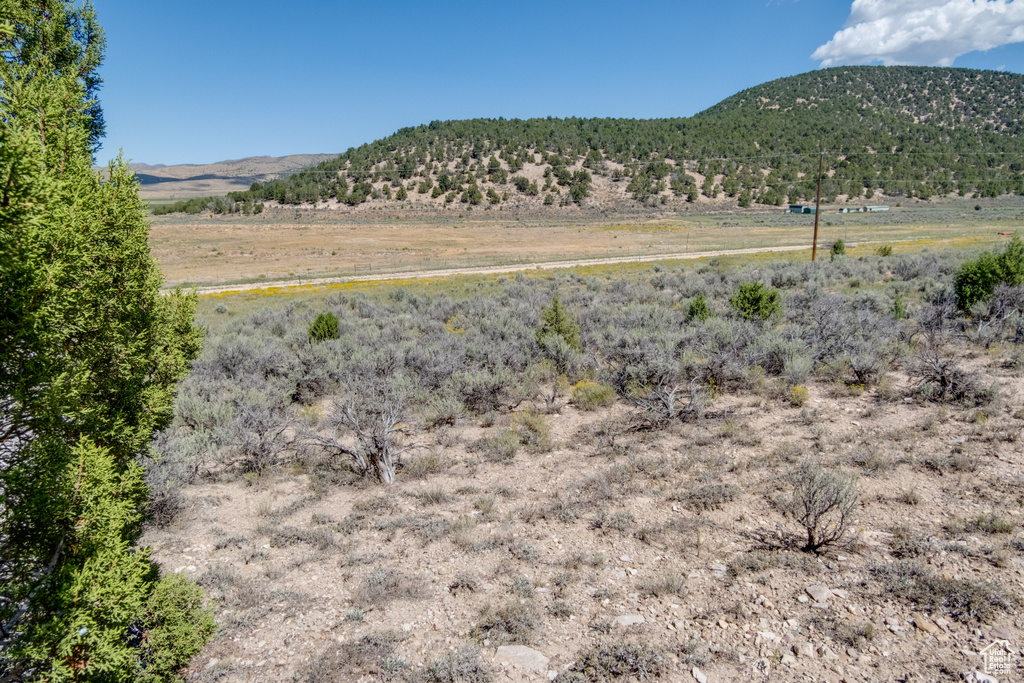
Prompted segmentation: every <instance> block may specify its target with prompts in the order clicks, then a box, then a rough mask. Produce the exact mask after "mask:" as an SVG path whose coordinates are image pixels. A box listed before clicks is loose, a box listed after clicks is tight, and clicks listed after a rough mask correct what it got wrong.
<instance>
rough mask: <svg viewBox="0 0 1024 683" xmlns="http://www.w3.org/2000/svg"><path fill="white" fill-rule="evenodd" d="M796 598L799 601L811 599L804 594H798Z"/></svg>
mask: <svg viewBox="0 0 1024 683" xmlns="http://www.w3.org/2000/svg"><path fill="white" fill-rule="evenodd" d="M796 599H797V600H799V601H800V602H810V601H811V599H810V598H809V597H807V596H806V595H798V596H796Z"/></svg>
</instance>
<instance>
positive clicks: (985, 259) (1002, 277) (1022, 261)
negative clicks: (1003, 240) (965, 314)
mask: <svg viewBox="0 0 1024 683" xmlns="http://www.w3.org/2000/svg"><path fill="white" fill-rule="evenodd" d="M1000 283H1002V284H1005V285H1008V286H1010V287H1015V286H1017V285H1020V284H1024V242H1022V241H1021V239H1020V236H1019V235H1017V234H1014V236H1013V238H1012V239H1011V240H1010V243H1009V244H1007V245H1006V249H1004V250H1003V253H1001V254H995V253H993V252H991V251H986V252H984V253H982V254H981V256H979V257H978V258H977V259H975V260H973V261H964V263H963V264H962V265H961V266H960V269H959V270H957V273H956V279H955V280H954V283H953V287H954V290H955V291H956V302H957V305H958V306H959V307H960V308H961V309H962V310H965V311H967V310H970V308H971V306H973V305H974V304H975V303H977V302H979V301H981V300H983V299H986V298H988V297H989V296H991V295H992V292H993V291H995V288H996V285H998V284H1000Z"/></svg>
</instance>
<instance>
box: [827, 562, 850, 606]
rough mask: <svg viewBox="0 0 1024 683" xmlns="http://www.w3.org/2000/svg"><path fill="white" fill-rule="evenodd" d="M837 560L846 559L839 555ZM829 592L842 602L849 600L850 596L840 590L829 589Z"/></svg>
mask: <svg viewBox="0 0 1024 683" xmlns="http://www.w3.org/2000/svg"><path fill="white" fill-rule="evenodd" d="M839 559H840V560H845V559H846V558H845V557H843V556H842V555H840V556H839ZM829 590H830V591H832V594H833V595H838V596H839V597H841V598H842V599H843V600H849V599H850V594H849V593H848V592H846V591H844V590H843V589H842V588H830V589H829Z"/></svg>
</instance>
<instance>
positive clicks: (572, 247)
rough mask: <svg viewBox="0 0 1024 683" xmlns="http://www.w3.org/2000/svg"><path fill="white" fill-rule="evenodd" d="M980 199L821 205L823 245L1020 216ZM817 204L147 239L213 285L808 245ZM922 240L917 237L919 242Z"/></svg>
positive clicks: (262, 219)
mask: <svg viewBox="0 0 1024 683" xmlns="http://www.w3.org/2000/svg"><path fill="white" fill-rule="evenodd" d="M987 201H988V202H989V203H987V204H985V205H984V210H980V211H975V210H973V207H974V206H975V204H976V202H975V200H961V201H959V202H945V203H942V204H937V203H930V204H922V203H915V204H914V205H912V206H910V205H908V206H907V207H893V210H892V211H891V212H889V213H887V214H876V215H856V214H845V215H841V214H838V213H835V209H831V210H830V212H829V213H824V212H823V214H822V216H821V221H820V227H819V247H823V248H824V249H826V250H827V249H828V247H829V245H830V244H831V243H832V242H833V241H834V240H836V239H839V238H842V239H843V240H845V241H846V242H849V243H861V242H890V243H898V242H900V241H905V240H915V241H920V240H937V241H941V242H946V243H948V241H949V240H958V241H959V240H968V241H969V242H971V243H985V242H988V241H995V240H997V239H999V237H998V235H997V234H996V233H998V232H1001V231H1013V230H1016V229H1017V228H1019V227H1020V226H1022V225H1024V211H1022V209H1021V207H1020V206H1018V204H1019V202H1016V203H1015V202H1013V201H1012V200H1004V201H996V200H987ZM812 230H813V216H789V215H786V214H784V213H782V210H781V209H771V210H766V209H763V208H762V209H760V210H750V211H730V212H717V213H716V212H711V213H697V212H693V213H686V212H664V213H661V214H657V213H649V214H631V215H629V216H607V215H602V214H587V213H583V212H580V211H578V210H574V209H553V210H552V211H551V213H549V214H544V215H541V216H538V215H536V214H534V215H529V214H523V215H517V214H514V213H512V212H503V211H499V210H488V209H481V208H480V207H477V209H476V210H472V211H469V210H466V209H465V208H464V207H463V208H461V209H460V208H456V209H452V210H450V211H444V210H438V211H424V212H405V213H399V212H395V211H393V210H380V211H367V210H360V211H357V212H352V213H345V212H342V211H338V210H336V209H335V210H325V209H320V210H314V209H312V208H308V207H305V208H298V209H297V208H291V207H268V209H267V211H266V212H265V213H264V214H263V215H259V216H211V215H205V214H204V215H199V216H182V215H173V216H160V217H157V218H156V219H154V221H153V227H152V234H151V244H152V249H153V254H154V256H155V257H156V258H157V260H158V261H159V263H160V266H161V268H162V269H163V272H164V275H165V277H166V278H167V282H168V284H170V285H175V284H197V285H214V284H223V283H239V282H258V281H260V280H267V281H274V280H288V279H295V280H296V282H298V280H299V279H300V278H312V277H331V276H358V275H365V274H370V273H402V272H406V273H413V272H422V271H429V270H437V269H460V268H479V267H491V266H505V265H511V264H523V265H524V267H528V266H529V265H531V264H536V263H544V262H551V261H561V260H565V259H581V258H609V257H623V256H652V255H658V254H679V253H686V252H708V251H726V250H732V249H740V248H769V247H775V246H786V245H800V244H806V245H808V246H809V244H810V240H811V235H812ZM920 246H922V245H921V244H918V246H917V247H916V248H920Z"/></svg>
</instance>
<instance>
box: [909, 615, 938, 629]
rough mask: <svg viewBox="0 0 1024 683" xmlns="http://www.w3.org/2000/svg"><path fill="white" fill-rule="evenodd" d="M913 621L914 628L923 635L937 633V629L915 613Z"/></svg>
mask: <svg viewBox="0 0 1024 683" xmlns="http://www.w3.org/2000/svg"><path fill="white" fill-rule="evenodd" d="M913 619H914V626H915V627H917V630H919V631H924V632H925V633H938V631H939V627H938V626H936V625H935V622H933V621H932V620H931V619H929V618H928V617H926V616H925V615H923V614H920V613H917V614H914V617H913Z"/></svg>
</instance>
